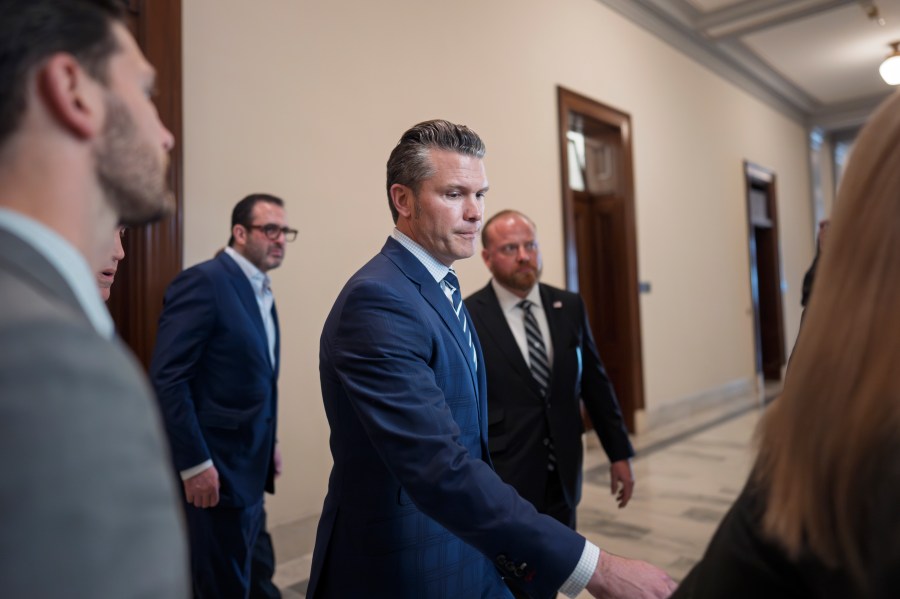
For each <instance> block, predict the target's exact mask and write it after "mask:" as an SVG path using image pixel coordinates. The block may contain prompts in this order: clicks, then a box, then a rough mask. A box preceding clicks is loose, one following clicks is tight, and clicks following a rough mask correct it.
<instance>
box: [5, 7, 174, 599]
mask: <svg viewBox="0 0 900 599" xmlns="http://www.w3.org/2000/svg"><path fill="white" fill-rule="evenodd" d="M122 16H123V13H122V12H121V8H120V6H119V4H118V3H117V2H115V1H114V0H0V90H3V93H2V94H0V306H2V309H0V427H2V430H0V506H2V512H0V555H2V556H3V557H2V559H0V589H2V594H3V595H4V596H5V597H85V598H87V597H186V596H187V594H188V589H189V585H188V574H187V547H186V542H185V537H184V531H183V524H182V522H181V515H180V514H179V503H178V500H177V495H176V488H175V485H174V480H173V477H172V475H171V473H170V472H169V466H168V463H169V461H168V456H167V450H166V446H165V442H164V438H163V436H162V429H161V426H160V418H159V415H158V413H157V411H156V406H155V402H154V400H153V398H152V396H151V392H150V389H149V387H148V385H147V383H146V380H145V378H144V377H143V376H142V374H141V372H140V370H139V368H138V366H137V364H136V362H135V360H134V359H133V357H132V356H131V355H130V354H129V353H128V351H127V350H126V349H125V347H124V346H123V345H122V344H121V343H120V342H119V341H118V340H116V339H115V334H114V330H113V324H112V320H111V319H110V317H109V314H108V312H107V311H106V309H105V307H104V305H103V303H102V301H101V299H100V295H99V293H98V291H97V286H96V285H97V284H96V279H95V277H94V273H95V272H96V271H98V270H101V269H102V267H103V263H104V261H106V260H108V259H109V256H110V255H112V253H113V252H114V249H113V243H114V237H113V233H114V231H115V229H116V227H117V226H118V225H119V224H120V223H121V224H124V225H131V224H134V225H136V224H141V223H144V222H148V221H149V220H152V219H153V218H154V217H156V216H158V215H160V214H162V213H164V212H165V210H166V207H167V205H168V204H169V202H170V199H169V195H170V194H169V193H168V191H167V188H166V182H165V171H166V163H167V156H168V151H169V150H170V149H171V147H172V144H173V143H174V140H173V138H172V135H171V134H170V133H169V132H168V131H167V130H166V129H165V127H163V125H162V124H161V123H160V122H159V117H158V115H157V113H156V109H155V108H154V106H153V104H152V102H151V100H150V99H149V93H150V91H151V90H152V87H153V69H152V67H151V66H150V65H149V64H148V63H147V61H146V60H145V59H144V57H143V55H142V54H141V52H140V50H139V49H138V47H137V45H136V43H135V41H134V39H133V38H132V37H131V35H130V34H129V33H128V31H127V29H126V28H125V27H124V25H123V23H122V21H121V19H122Z"/></svg>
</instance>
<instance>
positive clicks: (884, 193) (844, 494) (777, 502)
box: [754, 94, 900, 584]
mask: <svg viewBox="0 0 900 599" xmlns="http://www.w3.org/2000/svg"><path fill="white" fill-rule="evenodd" d="M828 235H829V236H828V242H827V248H826V249H825V250H824V251H823V253H822V257H821V259H820V261H819V265H818V272H817V274H816V281H815V286H814V288H813V291H812V297H811V299H810V302H809V306H808V309H807V310H808V312H807V314H806V317H805V322H804V324H803V332H802V334H801V336H800V339H799V340H798V343H797V347H796V349H795V350H794V355H793V356H792V358H791V367H790V371H789V373H788V376H787V377H786V380H785V388H784V393H783V395H782V396H781V398H780V399H778V400H777V401H776V402H775V403H774V404H773V405H772V407H771V408H770V410H769V413H768V414H767V415H766V417H765V419H764V420H763V422H762V426H761V428H760V434H759V443H760V452H759V456H758V458H757V463H756V466H755V471H754V472H755V476H756V479H757V480H758V481H759V483H761V484H762V485H763V488H765V489H766V493H767V507H766V513H765V516H764V528H765V530H766V531H767V533H768V534H770V535H771V536H772V537H774V538H775V539H776V540H778V541H780V542H781V543H782V545H783V546H784V547H785V548H786V549H787V550H788V552H789V553H790V554H791V555H793V556H797V555H799V554H800V553H801V552H805V551H808V552H810V553H812V554H813V555H815V556H817V557H818V558H819V559H821V560H823V561H824V562H825V563H826V564H828V565H831V566H833V567H840V568H845V569H846V570H847V571H848V572H849V573H850V574H851V575H853V576H854V577H855V578H856V579H857V582H858V583H860V584H865V580H864V576H863V565H864V563H865V552H864V549H863V547H864V545H863V541H864V539H863V538H862V535H863V534H864V533H863V531H862V528H863V523H864V521H865V520H864V519H865V518H866V516H867V512H866V503H867V500H868V498H869V497H870V493H871V492H872V489H873V487H874V486H875V485H876V484H877V483H878V482H879V477H880V476H881V472H880V467H883V465H884V464H885V460H888V459H893V460H900V453H898V449H900V442H898V439H900V95H898V94H894V95H893V96H891V97H890V98H889V99H888V100H886V101H885V102H884V103H883V104H882V105H881V106H880V107H879V109H878V110H877V111H876V113H875V114H874V115H873V116H872V117H871V119H870V121H869V123H868V124H867V125H866V126H865V127H864V128H863V130H862V131H861V133H860V135H859V137H858V139H857V142H856V144H855V147H854V149H853V153H852V155H851V157H850V162H849V164H848V166H847V170H846V173H845V175H844V180H843V182H842V184H841V189H840V192H839V195H838V201H837V203H836V206H835V211H834V214H833V218H832V221H831V229H830V231H829V234H828ZM882 488H883V487H882ZM898 509H900V506H898ZM884 534H885V535H896V534H898V531H895V530H886V531H885V532H884Z"/></svg>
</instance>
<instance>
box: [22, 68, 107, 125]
mask: <svg viewBox="0 0 900 599" xmlns="http://www.w3.org/2000/svg"><path fill="white" fill-rule="evenodd" d="M37 89H38V94H39V96H40V97H41V98H42V99H43V101H44V102H46V104H47V108H48V110H49V112H50V113H51V114H52V115H53V116H54V117H56V120H57V122H59V124H60V125H61V126H62V127H64V128H66V129H67V130H68V131H70V132H71V133H72V134H74V135H76V136H78V137H81V138H84V139H89V138H92V137H96V136H97V135H99V133H100V131H102V129H103V120H104V118H105V117H104V112H105V107H104V100H103V91H102V86H101V84H100V83H99V82H98V81H96V80H95V79H94V78H93V77H91V76H90V75H88V73H87V71H85V70H84V68H83V67H82V66H81V64H79V62H78V61H77V60H76V59H75V57H74V56H72V55H71V54H66V53H64V52H59V53H57V54H54V55H53V56H51V57H50V58H49V59H47V61H46V62H45V63H44V64H43V65H42V66H41V67H40V68H39V69H38V72H37Z"/></svg>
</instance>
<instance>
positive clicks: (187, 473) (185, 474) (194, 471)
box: [179, 460, 587, 584]
mask: <svg viewBox="0 0 900 599" xmlns="http://www.w3.org/2000/svg"><path fill="white" fill-rule="evenodd" d="M212 465H213V463H212V460H206V461H205V462H203V463H202V464H197V465H196V466H194V467H193V468H188V469H187V470H182V471H181V472H179V474H180V475H181V480H187V479H189V478H190V477H192V476H197V475H198V474H200V473H201V472H203V471H204V470H206V469H207V468H212ZM585 584H587V583H585Z"/></svg>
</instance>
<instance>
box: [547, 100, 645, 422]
mask: <svg viewBox="0 0 900 599" xmlns="http://www.w3.org/2000/svg"><path fill="white" fill-rule="evenodd" d="M556 90H557V106H558V108H559V155H560V164H561V165H562V172H561V184H562V207H563V228H564V229H563V237H564V250H565V251H564V254H565V268H566V286H567V288H568V289H569V290H571V291H575V292H577V291H578V288H579V284H578V249H577V244H576V235H575V203H574V199H573V192H572V190H571V189H570V187H569V155H568V138H567V136H566V134H567V132H568V131H569V130H570V129H571V124H572V123H571V119H570V113H572V112H575V113H577V114H581V115H584V116H586V117H588V118H590V119H593V120H596V121H599V122H602V123H604V124H606V125H609V126H611V127H614V128H616V129H618V130H619V134H620V142H621V146H622V162H623V169H622V171H623V177H622V178H623V181H622V189H623V194H622V195H623V200H624V221H625V232H624V233H625V256H624V258H625V260H624V265H623V267H624V268H625V271H626V278H627V280H628V281H631V282H633V283H634V284H633V285H627V286H626V294H627V298H628V301H627V302H626V303H627V310H626V323H625V324H626V330H627V341H628V346H629V348H630V355H629V356H628V357H629V360H630V361H631V363H632V364H634V365H635V368H633V369H631V372H630V373H629V376H631V377H632V380H631V383H632V386H633V389H634V394H635V397H634V405H633V408H634V410H635V412H636V411H637V410H642V409H643V408H644V374H643V373H644V366H643V351H642V347H641V322H640V304H639V298H638V269H637V219H636V217H635V204H634V168H633V164H632V132H631V117H630V116H629V115H628V114H627V113H624V112H622V111H620V110H616V109H615V108H612V107H609V106H606V105H603V104H600V103H599V102H596V101H594V100H591V99H590V98H588V97H586V96H582V95H581V94H578V93H576V92H573V91H570V90H568V89H566V88H564V87H562V86H557V88H556ZM624 417H625V419H626V422H628V423H629V427H630V428H631V429H632V430H633V428H634V417H635V415H634V414H624Z"/></svg>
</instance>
